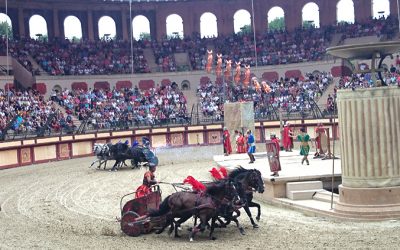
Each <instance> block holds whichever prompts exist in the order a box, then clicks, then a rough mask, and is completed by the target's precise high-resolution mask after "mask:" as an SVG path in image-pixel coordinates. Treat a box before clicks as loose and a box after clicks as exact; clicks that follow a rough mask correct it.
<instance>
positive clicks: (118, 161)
mask: <svg viewBox="0 0 400 250" xmlns="http://www.w3.org/2000/svg"><path fill="white" fill-rule="evenodd" d="M119 163H120V160H115V163H114V166H113V167H112V168H111V169H110V171H116V169H115V168H116V167H117V165H118V164H119Z"/></svg>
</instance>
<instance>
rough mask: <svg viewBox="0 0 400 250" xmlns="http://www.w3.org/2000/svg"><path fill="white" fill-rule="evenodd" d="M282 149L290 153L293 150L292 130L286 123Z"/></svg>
mask: <svg viewBox="0 0 400 250" xmlns="http://www.w3.org/2000/svg"><path fill="white" fill-rule="evenodd" d="M282 142H283V147H284V148H285V150H286V152H292V148H293V130H292V128H291V127H290V123H289V122H286V124H285V126H284V128H283V141H282Z"/></svg>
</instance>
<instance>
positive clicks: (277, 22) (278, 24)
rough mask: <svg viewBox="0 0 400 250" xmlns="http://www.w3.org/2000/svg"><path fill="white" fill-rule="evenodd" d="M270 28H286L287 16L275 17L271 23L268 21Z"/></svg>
mask: <svg viewBox="0 0 400 250" xmlns="http://www.w3.org/2000/svg"><path fill="white" fill-rule="evenodd" d="M268 29H269V30H285V18H284V17H283V16H282V17H277V18H275V19H274V20H272V21H271V22H270V23H268Z"/></svg>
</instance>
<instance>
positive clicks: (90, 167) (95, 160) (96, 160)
mask: <svg viewBox="0 0 400 250" xmlns="http://www.w3.org/2000/svg"><path fill="white" fill-rule="evenodd" d="M98 161H99V159H96V160H94V161H93V162H92V164H90V166H89V168H91V167H92V166H93V164H95V163H96V162H98Z"/></svg>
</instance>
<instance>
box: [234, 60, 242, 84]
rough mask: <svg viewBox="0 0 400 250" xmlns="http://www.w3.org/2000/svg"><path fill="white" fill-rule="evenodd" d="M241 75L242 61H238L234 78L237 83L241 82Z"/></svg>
mask: <svg viewBox="0 0 400 250" xmlns="http://www.w3.org/2000/svg"><path fill="white" fill-rule="evenodd" d="M240 77H241V72H240V62H237V63H236V70H235V78H234V81H235V83H236V84H239V82H240Z"/></svg>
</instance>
